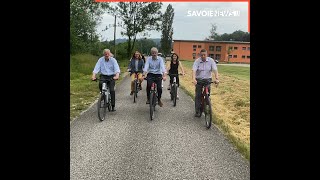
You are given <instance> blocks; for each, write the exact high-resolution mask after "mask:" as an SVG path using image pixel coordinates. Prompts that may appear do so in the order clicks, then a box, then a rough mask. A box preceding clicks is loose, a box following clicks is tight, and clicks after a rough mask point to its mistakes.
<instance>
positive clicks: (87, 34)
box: [70, 0, 109, 53]
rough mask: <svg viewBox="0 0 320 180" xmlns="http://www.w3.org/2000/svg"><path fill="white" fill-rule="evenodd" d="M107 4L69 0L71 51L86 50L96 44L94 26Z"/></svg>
mask: <svg viewBox="0 0 320 180" xmlns="http://www.w3.org/2000/svg"><path fill="white" fill-rule="evenodd" d="M108 6H109V4H108V3H98V2H95V1H93V0H70V50H71V52H72V53H77V52H88V51H89V50H90V46H92V45H94V44H96V42H97V41H98V35H97V33H96V27H97V25H98V24H99V22H100V20H101V15H102V13H103V12H104V10H105V9H107V8H108Z"/></svg>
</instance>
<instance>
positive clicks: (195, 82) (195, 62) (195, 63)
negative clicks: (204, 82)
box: [192, 60, 198, 85]
mask: <svg viewBox="0 0 320 180" xmlns="http://www.w3.org/2000/svg"><path fill="white" fill-rule="evenodd" d="M197 69H198V64H197V60H195V61H194V63H193V66H192V82H193V84H194V85H196V84H197V80H196V72H197Z"/></svg>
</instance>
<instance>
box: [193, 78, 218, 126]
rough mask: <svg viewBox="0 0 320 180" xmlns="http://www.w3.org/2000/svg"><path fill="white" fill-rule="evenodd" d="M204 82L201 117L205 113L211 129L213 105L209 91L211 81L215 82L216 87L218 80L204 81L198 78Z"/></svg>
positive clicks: (207, 123)
mask: <svg viewBox="0 0 320 180" xmlns="http://www.w3.org/2000/svg"><path fill="white" fill-rule="evenodd" d="M198 82H200V84H203V87H202V93H201V100H200V117H201V114H202V113H204V119H205V124H206V127H207V129H210V127H211V124H212V107H211V100H210V93H209V85H210V84H211V83H215V84H216V87H217V86H218V83H217V82H216V81H204V80H200V79H197V83H198Z"/></svg>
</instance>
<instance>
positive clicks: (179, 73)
mask: <svg viewBox="0 0 320 180" xmlns="http://www.w3.org/2000/svg"><path fill="white" fill-rule="evenodd" d="M168 75H169V76H177V75H183V74H182V73H179V74H170V73H168Z"/></svg>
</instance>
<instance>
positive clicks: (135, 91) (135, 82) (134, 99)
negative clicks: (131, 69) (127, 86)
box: [133, 80, 138, 103]
mask: <svg viewBox="0 0 320 180" xmlns="http://www.w3.org/2000/svg"><path fill="white" fill-rule="evenodd" d="M137 89H138V85H137V80H134V90H133V91H134V93H133V102H134V103H135V102H136V98H137V92H138V91H137Z"/></svg>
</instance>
